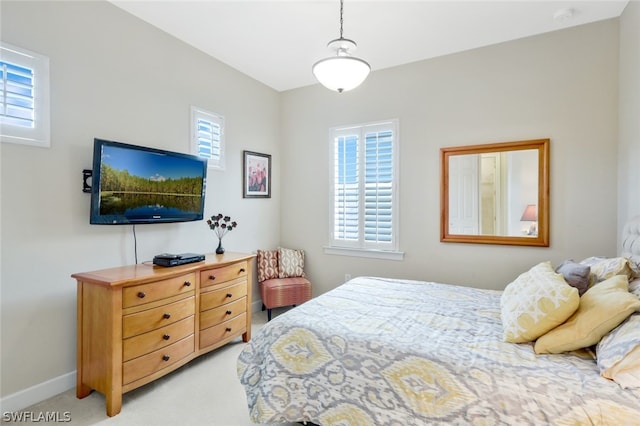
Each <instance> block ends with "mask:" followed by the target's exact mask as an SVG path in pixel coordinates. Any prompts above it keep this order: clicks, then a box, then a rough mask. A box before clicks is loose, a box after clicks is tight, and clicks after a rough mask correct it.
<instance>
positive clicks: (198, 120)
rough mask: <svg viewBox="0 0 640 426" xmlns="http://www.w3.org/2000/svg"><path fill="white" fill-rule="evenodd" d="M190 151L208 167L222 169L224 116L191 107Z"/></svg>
mask: <svg viewBox="0 0 640 426" xmlns="http://www.w3.org/2000/svg"><path fill="white" fill-rule="evenodd" d="M191 152H192V153H193V154H195V155H198V156H200V157H203V158H206V159H207V160H208V161H207V164H208V166H209V167H210V168H214V169H220V170H224V117H222V116H221V115H218V114H214V113H211V112H208V111H205V110H203V109H200V108H196V107H191Z"/></svg>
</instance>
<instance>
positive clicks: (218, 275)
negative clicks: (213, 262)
mask: <svg viewBox="0 0 640 426" xmlns="http://www.w3.org/2000/svg"><path fill="white" fill-rule="evenodd" d="M248 270H249V268H248V267H247V262H238V263H234V264H233V265H228V266H223V267H221V268H215V269H207V270H205V271H201V272H200V287H201V288H204V287H209V286H212V285H216V284H223V283H224V282H225V281H230V280H234V279H236V278H241V277H246V276H247V271H248Z"/></svg>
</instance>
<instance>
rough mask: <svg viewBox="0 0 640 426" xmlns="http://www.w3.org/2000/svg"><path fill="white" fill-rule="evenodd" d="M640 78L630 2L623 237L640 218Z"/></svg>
mask: <svg viewBox="0 0 640 426" xmlns="http://www.w3.org/2000/svg"><path fill="white" fill-rule="evenodd" d="M639 76H640V1H630V2H629V3H628V4H627V7H626V8H625V9H624V12H623V13H622V16H621V17H620V91H619V98H620V104H619V108H620V123H619V124H620V130H619V133H620V142H619V145H618V235H622V227H623V226H624V224H625V222H626V221H627V220H629V218H631V217H633V216H637V215H640V77H639ZM618 246H619V247H621V246H622V242H619V244H618Z"/></svg>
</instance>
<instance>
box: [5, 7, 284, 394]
mask: <svg viewBox="0 0 640 426" xmlns="http://www.w3.org/2000/svg"><path fill="white" fill-rule="evenodd" d="M1 28H2V40H3V41H5V42H7V43H11V44H13V45H16V46H21V47H24V48H26V49H29V50H32V51H35V52H39V53H42V54H44V55H47V56H49V58H50V67H51V119H52V121H51V123H52V124H51V148H50V149H41V148H34V147H27V146H19V145H11V144H2V145H1V146H0V149H1V157H2V160H1V167H2V188H1V190H2V210H1V214H2V216H1V218H2V228H1V232H2V307H1V312H2V341H1V346H2V357H1V359H2V383H1V387H2V396H3V397H4V396H7V395H10V394H12V393H15V392H17V391H20V390H24V389H26V388H28V387H30V386H33V385H37V384H41V383H43V382H45V381H47V380H50V379H55V378H58V377H60V376H63V375H69V374H72V372H73V371H74V370H75V344H76V342H75V340H76V338H75V333H76V317H75V306H76V305H75V303H76V294H75V290H76V288H75V281H74V280H72V279H71V277H70V275H71V274H72V273H74V272H81V271H90V270H93V269H100V268H107V267H113V266H119V265H123V264H131V263H134V240H133V234H132V227H130V226H95V225H89V200H90V196H89V195H88V194H84V193H82V192H81V188H82V169H83V168H90V167H91V159H92V149H93V138H94V137H102V138H107V139H113V140H117V141H123V142H130V143H136V144H142V145H149V146H154V147H160V148H165V149H170V150H174V151H182V152H188V150H189V135H190V133H189V128H190V127H189V119H190V109H189V108H190V105H197V106H199V107H202V108H205V109H208V110H210V111H213V112H216V113H220V114H223V115H224V116H225V119H226V131H227V132H226V138H227V139H226V140H227V162H226V166H227V167H226V170H225V171H224V172H221V171H212V172H209V175H208V181H207V193H206V214H208V215H211V214H215V213H218V212H222V213H225V214H228V215H231V216H232V217H233V219H234V220H237V221H238V223H239V226H238V228H237V230H234V231H233V233H232V234H229V235H228V236H226V237H225V240H224V245H225V247H226V249H227V250H236V251H249V252H251V251H254V250H255V249H256V248H257V247H260V246H265V247H271V246H273V247H275V246H277V243H278V241H279V235H280V229H279V219H278V218H279V214H280V209H279V205H280V200H279V194H278V188H279V182H280V177H279V168H280V159H279V155H278V154H279V145H278V143H279V139H280V138H279V131H280V130H279V129H280V105H279V94H278V93H277V92H275V91H274V90H272V89H270V88H267V87H266V86H264V85H262V84H260V83H258V82H256V81H255V80H252V79H250V78H248V77H246V76H245V75H243V74H241V73H239V72H238V71H235V70H233V69H231V68H229V67H228V66H226V65H224V64H222V63H221V62H219V61H217V60H214V59H212V58H211V57H209V56H207V55H205V54H203V53H202V52H200V51H198V50H196V49H193V48H191V47H188V46H187V45H185V44H184V43H182V42H180V41H178V40H177V39H175V38H172V37H170V36H168V35H167V34H165V33H163V32H160V31H159V30H157V29H155V28H154V27H151V26H150V25H148V24H146V23H144V22H142V21H140V20H138V19H137V18H134V17H133V16H131V15H129V14H127V13H125V12H124V11H122V10H121V9H119V8H117V7H115V6H113V5H111V4H110V3H107V2H42V3H40V2H12V1H4V0H3V1H2V22H1ZM244 149H248V150H252V151H258V152H265V153H269V154H272V155H273V157H274V162H273V166H274V170H273V176H272V177H273V188H274V190H273V198H272V199H270V200H264V199H246V200H245V199H242V191H241V188H242V185H241V176H242V174H241V164H242V150H244ZM265 223H268V224H269V226H265ZM136 233H137V244H138V259H139V261H149V260H151V259H152V258H153V256H154V255H155V254H158V253H161V252H174V253H182V252H207V253H210V252H213V250H214V249H215V247H216V245H217V241H216V240H214V236H213V233H212V232H211V231H209V230H208V228H207V226H206V224H205V223H204V222H202V221H199V222H190V223H183V224H162V225H140V226H137V227H136ZM254 297H255V298H256V299H255V300H259V296H258V293H257V292H255V296H254ZM71 383H73V377H71ZM71 386H72V385H69V386H67V387H71Z"/></svg>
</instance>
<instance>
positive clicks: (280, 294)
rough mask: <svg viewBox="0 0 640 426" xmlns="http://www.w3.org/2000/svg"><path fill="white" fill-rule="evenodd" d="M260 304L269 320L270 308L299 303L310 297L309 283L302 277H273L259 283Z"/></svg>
mask: <svg viewBox="0 0 640 426" xmlns="http://www.w3.org/2000/svg"><path fill="white" fill-rule="evenodd" d="M260 296H261V297H262V304H263V305H264V308H265V309H266V310H267V320H268V321H271V309H273V308H279V307H281V306H291V305H294V306H295V305H300V304H302V303H304V302H306V301H307V300H310V299H311V283H310V282H309V280H308V279H306V278H304V277H293V278H273V279H270V280H265V281H262V282H261V283H260Z"/></svg>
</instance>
